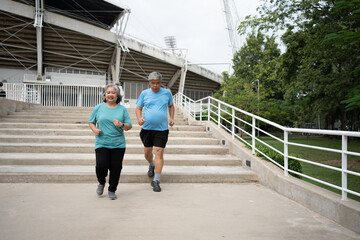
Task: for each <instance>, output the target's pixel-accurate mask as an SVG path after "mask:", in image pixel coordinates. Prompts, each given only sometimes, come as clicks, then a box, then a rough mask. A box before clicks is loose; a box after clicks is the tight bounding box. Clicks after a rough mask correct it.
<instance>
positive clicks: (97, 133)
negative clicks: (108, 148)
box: [93, 128, 101, 136]
mask: <svg viewBox="0 0 360 240" xmlns="http://www.w3.org/2000/svg"><path fill="white" fill-rule="evenodd" d="M93 132H94V133H95V135H97V136H99V135H100V133H101V130H100V129H98V128H96V129H94V130H93Z"/></svg>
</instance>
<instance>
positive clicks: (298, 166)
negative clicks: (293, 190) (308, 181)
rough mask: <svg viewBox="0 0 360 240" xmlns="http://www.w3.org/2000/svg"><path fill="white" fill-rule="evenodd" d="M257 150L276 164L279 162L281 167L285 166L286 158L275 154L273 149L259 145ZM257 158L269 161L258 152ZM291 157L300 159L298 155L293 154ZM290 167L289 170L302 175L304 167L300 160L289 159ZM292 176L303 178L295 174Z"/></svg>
mask: <svg viewBox="0 0 360 240" xmlns="http://www.w3.org/2000/svg"><path fill="white" fill-rule="evenodd" d="M256 148H257V149H258V150H259V151H261V152H263V153H264V154H266V155H267V156H268V157H269V158H271V159H272V160H274V161H275V162H277V163H278V164H280V165H281V166H284V156H283V155H281V154H279V153H277V152H275V151H274V150H272V149H271V148H269V147H267V146H264V145H257V146H256ZM256 155H257V156H259V157H262V158H263V159H265V160H267V161H269V159H268V158H266V157H265V156H264V155H263V154H261V153H259V152H257V153H256ZM290 156H293V157H299V156H298V155H296V154H291V155H290ZM288 167H289V169H291V170H293V171H296V172H299V173H302V166H301V163H300V162H299V161H298V160H295V159H290V158H289V159H288ZM290 175H292V176H294V177H297V178H301V176H299V175H297V174H295V173H290Z"/></svg>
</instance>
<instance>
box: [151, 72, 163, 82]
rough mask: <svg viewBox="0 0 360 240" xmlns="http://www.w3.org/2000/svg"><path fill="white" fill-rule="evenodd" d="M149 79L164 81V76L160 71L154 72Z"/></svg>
mask: <svg viewBox="0 0 360 240" xmlns="http://www.w3.org/2000/svg"><path fill="white" fill-rule="evenodd" d="M148 80H149V81H151V80H160V82H162V76H161V73H159V72H152V73H150V74H149V77H148Z"/></svg>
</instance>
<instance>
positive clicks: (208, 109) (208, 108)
mask: <svg viewBox="0 0 360 240" xmlns="http://www.w3.org/2000/svg"><path fill="white" fill-rule="evenodd" d="M210 100H211V99H210V98H208V107H207V111H208V121H210Z"/></svg>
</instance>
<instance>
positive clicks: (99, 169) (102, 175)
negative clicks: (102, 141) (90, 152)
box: [95, 148, 111, 185]
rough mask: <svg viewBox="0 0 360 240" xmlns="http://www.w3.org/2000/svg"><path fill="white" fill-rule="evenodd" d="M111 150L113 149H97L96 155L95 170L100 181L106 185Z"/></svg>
mask: <svg viewBox="0 0 360 240" xmlns="http://www.w3.org/2000/svg"><path fill="white" fill-rule="evenodd" d="M110 150H111V149H107V148H97V149H95V156H96V166H95V171H96V177H97V179H98V182H99V184H101V185H105V183H106V176H107V174H108V169H109V168H110Z"/></svg>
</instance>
